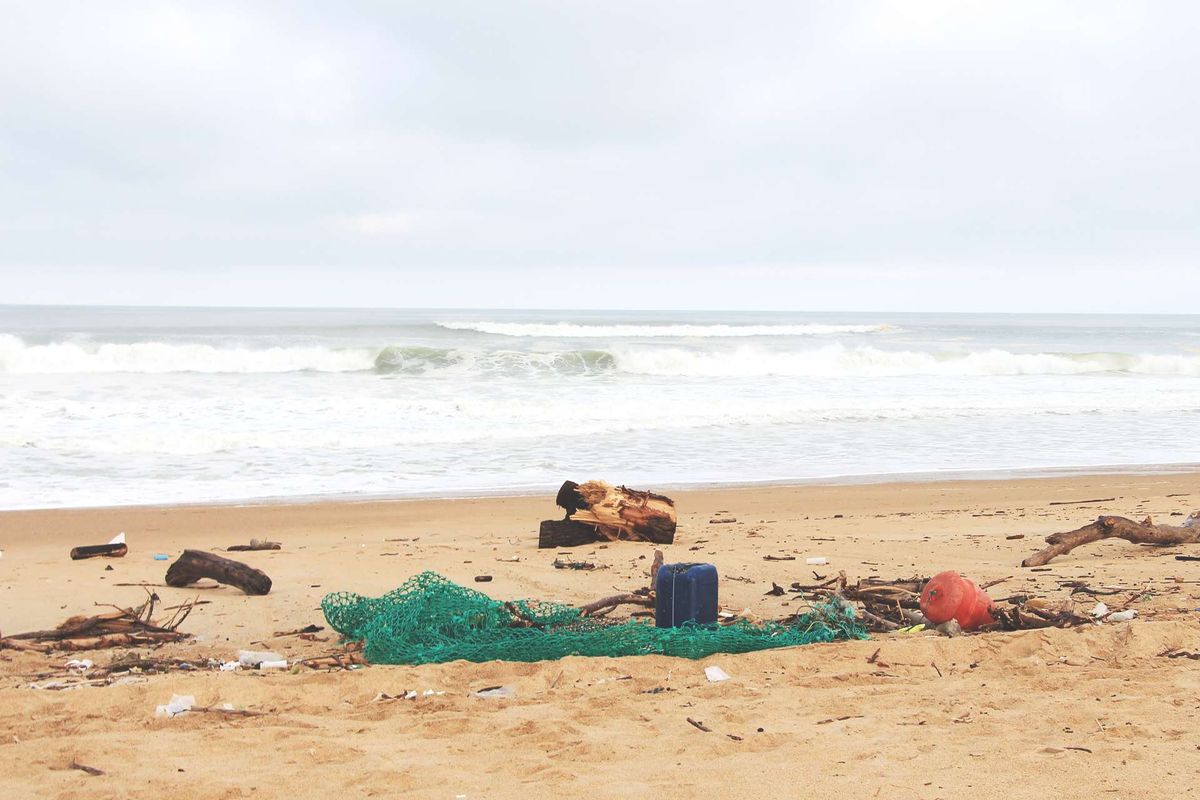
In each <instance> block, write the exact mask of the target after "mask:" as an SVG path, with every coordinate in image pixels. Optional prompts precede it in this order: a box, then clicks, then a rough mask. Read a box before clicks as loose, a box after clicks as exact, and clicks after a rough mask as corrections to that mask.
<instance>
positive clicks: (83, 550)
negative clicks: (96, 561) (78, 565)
mask: <svg viewBox="0 0 1200 800" xmlns="http://www.w3.org/2000/svg"><path fill="white" fill-rule="evenodd" d="M128 552H129V548H128V547H127V546H126V545H125V544H124V543H123V542H122V543H121V544H88V545H83V546H82V547H72V548H71V560H72V561H79V560H81V559H84V558H96V557H98V556H103V557H104V558H124V557H125V554H126V553H128Z"/></svg>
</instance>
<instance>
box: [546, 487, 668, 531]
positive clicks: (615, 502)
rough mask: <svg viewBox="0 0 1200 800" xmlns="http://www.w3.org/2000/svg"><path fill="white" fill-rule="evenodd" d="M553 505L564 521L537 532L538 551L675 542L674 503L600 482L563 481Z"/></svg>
mask: <svg viewBox="0 0 1200 800" xmlns="http://www.w3.org/2000/svg"><path fill="white" fill-rule="evenodd" d="M554 502H555V503H556V504H557V505H558V506H559V507H561V508H563V509H565V510H566V512H567V518H566V519H564V520H546V521H544V522H543V523H542V524H541V527H540V528H539V530H538V547H577V546H579V545H584V544H591V543H592V542H612V541H617V540H621V539H627V540H632V541H639V542H654V543H656V544H671V543H672V542H674V541H675V501H673V500H671V498H669V497H664V496H663V495H661V494H654V493H653V492H640V491H638V490H636V489H629V488H627V487H625V486H615V487H614V486H610V485H609V484H607V483H604V482H603V481H588V482H587V483H585V484H583V485H580V484H577V483H575V482H573V481H567V482H565V483H564V484H563V485H562V488H561V489H559V490H558V496H557V497H556V498H555V499H554Z"/></svg>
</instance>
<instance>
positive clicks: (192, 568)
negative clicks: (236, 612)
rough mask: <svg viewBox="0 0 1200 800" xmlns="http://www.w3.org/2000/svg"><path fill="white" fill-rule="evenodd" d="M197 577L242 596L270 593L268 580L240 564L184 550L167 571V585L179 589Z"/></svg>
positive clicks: (257, 571) (204, 553)
mask: <svg viewBox="0 0 1200 800" xmlns="http://www.w3.org/2000/svg"><path fill="white" fill-rule="evenodd" d="M201 578H212V579H213V580H215V581H217V582H218V583H225V584H228V585H230V586H236V587H237V588H239V589H241V590H242V591H243V592H245V593H246V594H266V593H267V592H269V591H271V579H270V578H268V577H267V574H266V573H265V572H263V571H261V570H257V569H255V568H254V567H251V566H249V565H247V564H243V563H242V562H240V561H234V560H232V559H229V558H222V557H221V556H216V555H213V554H212V553H206V552H204V551H203V550H184V551H183V555H181V556H180V557H179V559H178V560H177V561H176V562H175V563H174V564H172V565H171V566H170V568H168V569H167V577H166V583H167V585H168V586H174V587H177V588H178V587H181V586H187V585H188V584H189V583H195V582H196V581H198V580H200V579H201Z"/></svg>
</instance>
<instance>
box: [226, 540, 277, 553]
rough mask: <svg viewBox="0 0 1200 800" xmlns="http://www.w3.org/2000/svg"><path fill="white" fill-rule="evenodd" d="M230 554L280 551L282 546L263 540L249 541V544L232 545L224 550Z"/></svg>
mask: <svg viewBox="0 0 1200 800" xmlns="http://www.w3.org/2000/svg"><path fill="white" fill-rule="evenodd" d="M225 549H226V550H228V551H229V552H231V553H234V552H245V551H247V550H282V549H283V545H281V544H280V543H279V542H268V541H265V540H263V539H251V540H250V544H234V545H230V546H229V547H226V548H225Z"/></svg>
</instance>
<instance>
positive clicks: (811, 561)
mask: <svg viewBox="0 0 1200 800" xmlns="http://www.w3.org/2000/svg"><path fill="white" fill-rule="evenodd" d="M804 563H805V564H807V565H809V566H810V567H823V566H825V565H826V564H828V563H829V559H828V558H826V557H825V556H812V557H810V558H806V559H804Z"/></svg>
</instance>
